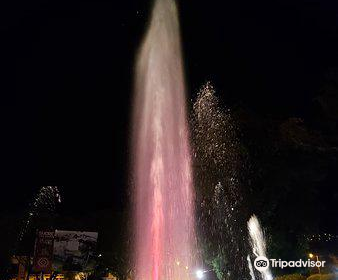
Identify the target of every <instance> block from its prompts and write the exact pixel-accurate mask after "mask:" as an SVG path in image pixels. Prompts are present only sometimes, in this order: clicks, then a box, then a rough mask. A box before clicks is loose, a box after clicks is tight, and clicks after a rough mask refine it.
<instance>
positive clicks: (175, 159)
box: [132, 0, 196, 280]
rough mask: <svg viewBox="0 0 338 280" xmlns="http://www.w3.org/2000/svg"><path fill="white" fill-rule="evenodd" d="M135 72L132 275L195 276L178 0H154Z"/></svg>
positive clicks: (170, 279) (151, 278)
mask: <svg viewBox="0 0 338 280" xmlns="http://www.w3.org/2000/svg"><path fill="white" fill-rule="evenodd" d="M135 74H136V81H135V99H134V103H133V112H134V114H133V136H132V137H133V138H132V139H133V145H132V147H133V177H134V178H133V179H134V190H133V205H134V210H133V211H134V234H135V240H134V249H133V255H134V260H133V261H134V265H135V277H134V279H135V280H186V279H194V278H195V277H194V269H195V264H196V255H195V253H196V250H195V240H196V238H195V231H194V226H195V218H194V191H193V186H192V170H191V158H190V147H189V135H188V134H189V133H188V125H187V113H186V104H185V100H186V96H185V86H184V74H183V65H182V57H181V44H180V34H179V23H178V17H177V10H176V6H175V2H174V1H172V0H156V1H155V5H154V9H153V13H152V18H151V21H150V23H149V27H148V30H147V33H146V36H145V38H144V41H143V43H142V46H141V48H140V50H139V54H138V58H137V64H136V73H135Z"/></svg>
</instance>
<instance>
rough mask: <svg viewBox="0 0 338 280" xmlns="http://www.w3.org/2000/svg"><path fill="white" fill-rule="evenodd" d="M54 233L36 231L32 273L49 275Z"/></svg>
mask: <svg viewBox="0 0 338 280" xmlns="http://www.w3.org/2000/svg"><path fill="white" fill-rule="evenodd" d="M53 241H54V232H50V231H37V236H36V239H35V248H34V258H33V271H34V272H43V273H50V272H51V270H52V260H53Z"/></svg>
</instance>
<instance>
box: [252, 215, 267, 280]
mask: <svg viewBox="0 0 338 280" xmlns="http://www.w3.org/2000/svg"><path fill="white" fill-rule="evenodd" d="M248 230H249V236H250V244H251V247H252V252H253V254H254V255H255V256H256V257H258V256H260V257H266V241H265V237H264V232H263V230H262V227H261V224H260V223H259V221H258V219H257V217H256V215H252V216H251V218H250V220H249V221H248ZM260 274H261V277H260V278H261V279H263V280H272V279H273V278H272V273H271V270H270V269H269V268H268V269H267V270H265V271H262V272H260Z"/></svg>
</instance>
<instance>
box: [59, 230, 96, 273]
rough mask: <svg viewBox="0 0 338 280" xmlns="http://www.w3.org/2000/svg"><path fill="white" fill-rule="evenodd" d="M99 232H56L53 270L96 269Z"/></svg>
mask: <svg viewBox="0 0 338 280" xmlns="http://www.w3.org/2000/svg"><path fill="white" fill-rule="evenodd" d="M97 237H98V233H97V232H84V231H65V230H56V231H55V236H54V252H53V268H54V270H56V271H86V270H91V269H93V268H94V265H95V256H96V253H95V251H96V244H97Z"/></svg>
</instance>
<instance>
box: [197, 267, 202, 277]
mask: <svg viewBox="0 0 338 280" xmlns="http://www.w3.org/2000/svg"><path fill="white" fill-rule="evenodd" d="M196 277H197V278H198V279H202V278H203V271H202V270H200V269H199V270H197V271H196Z"/></svg>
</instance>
